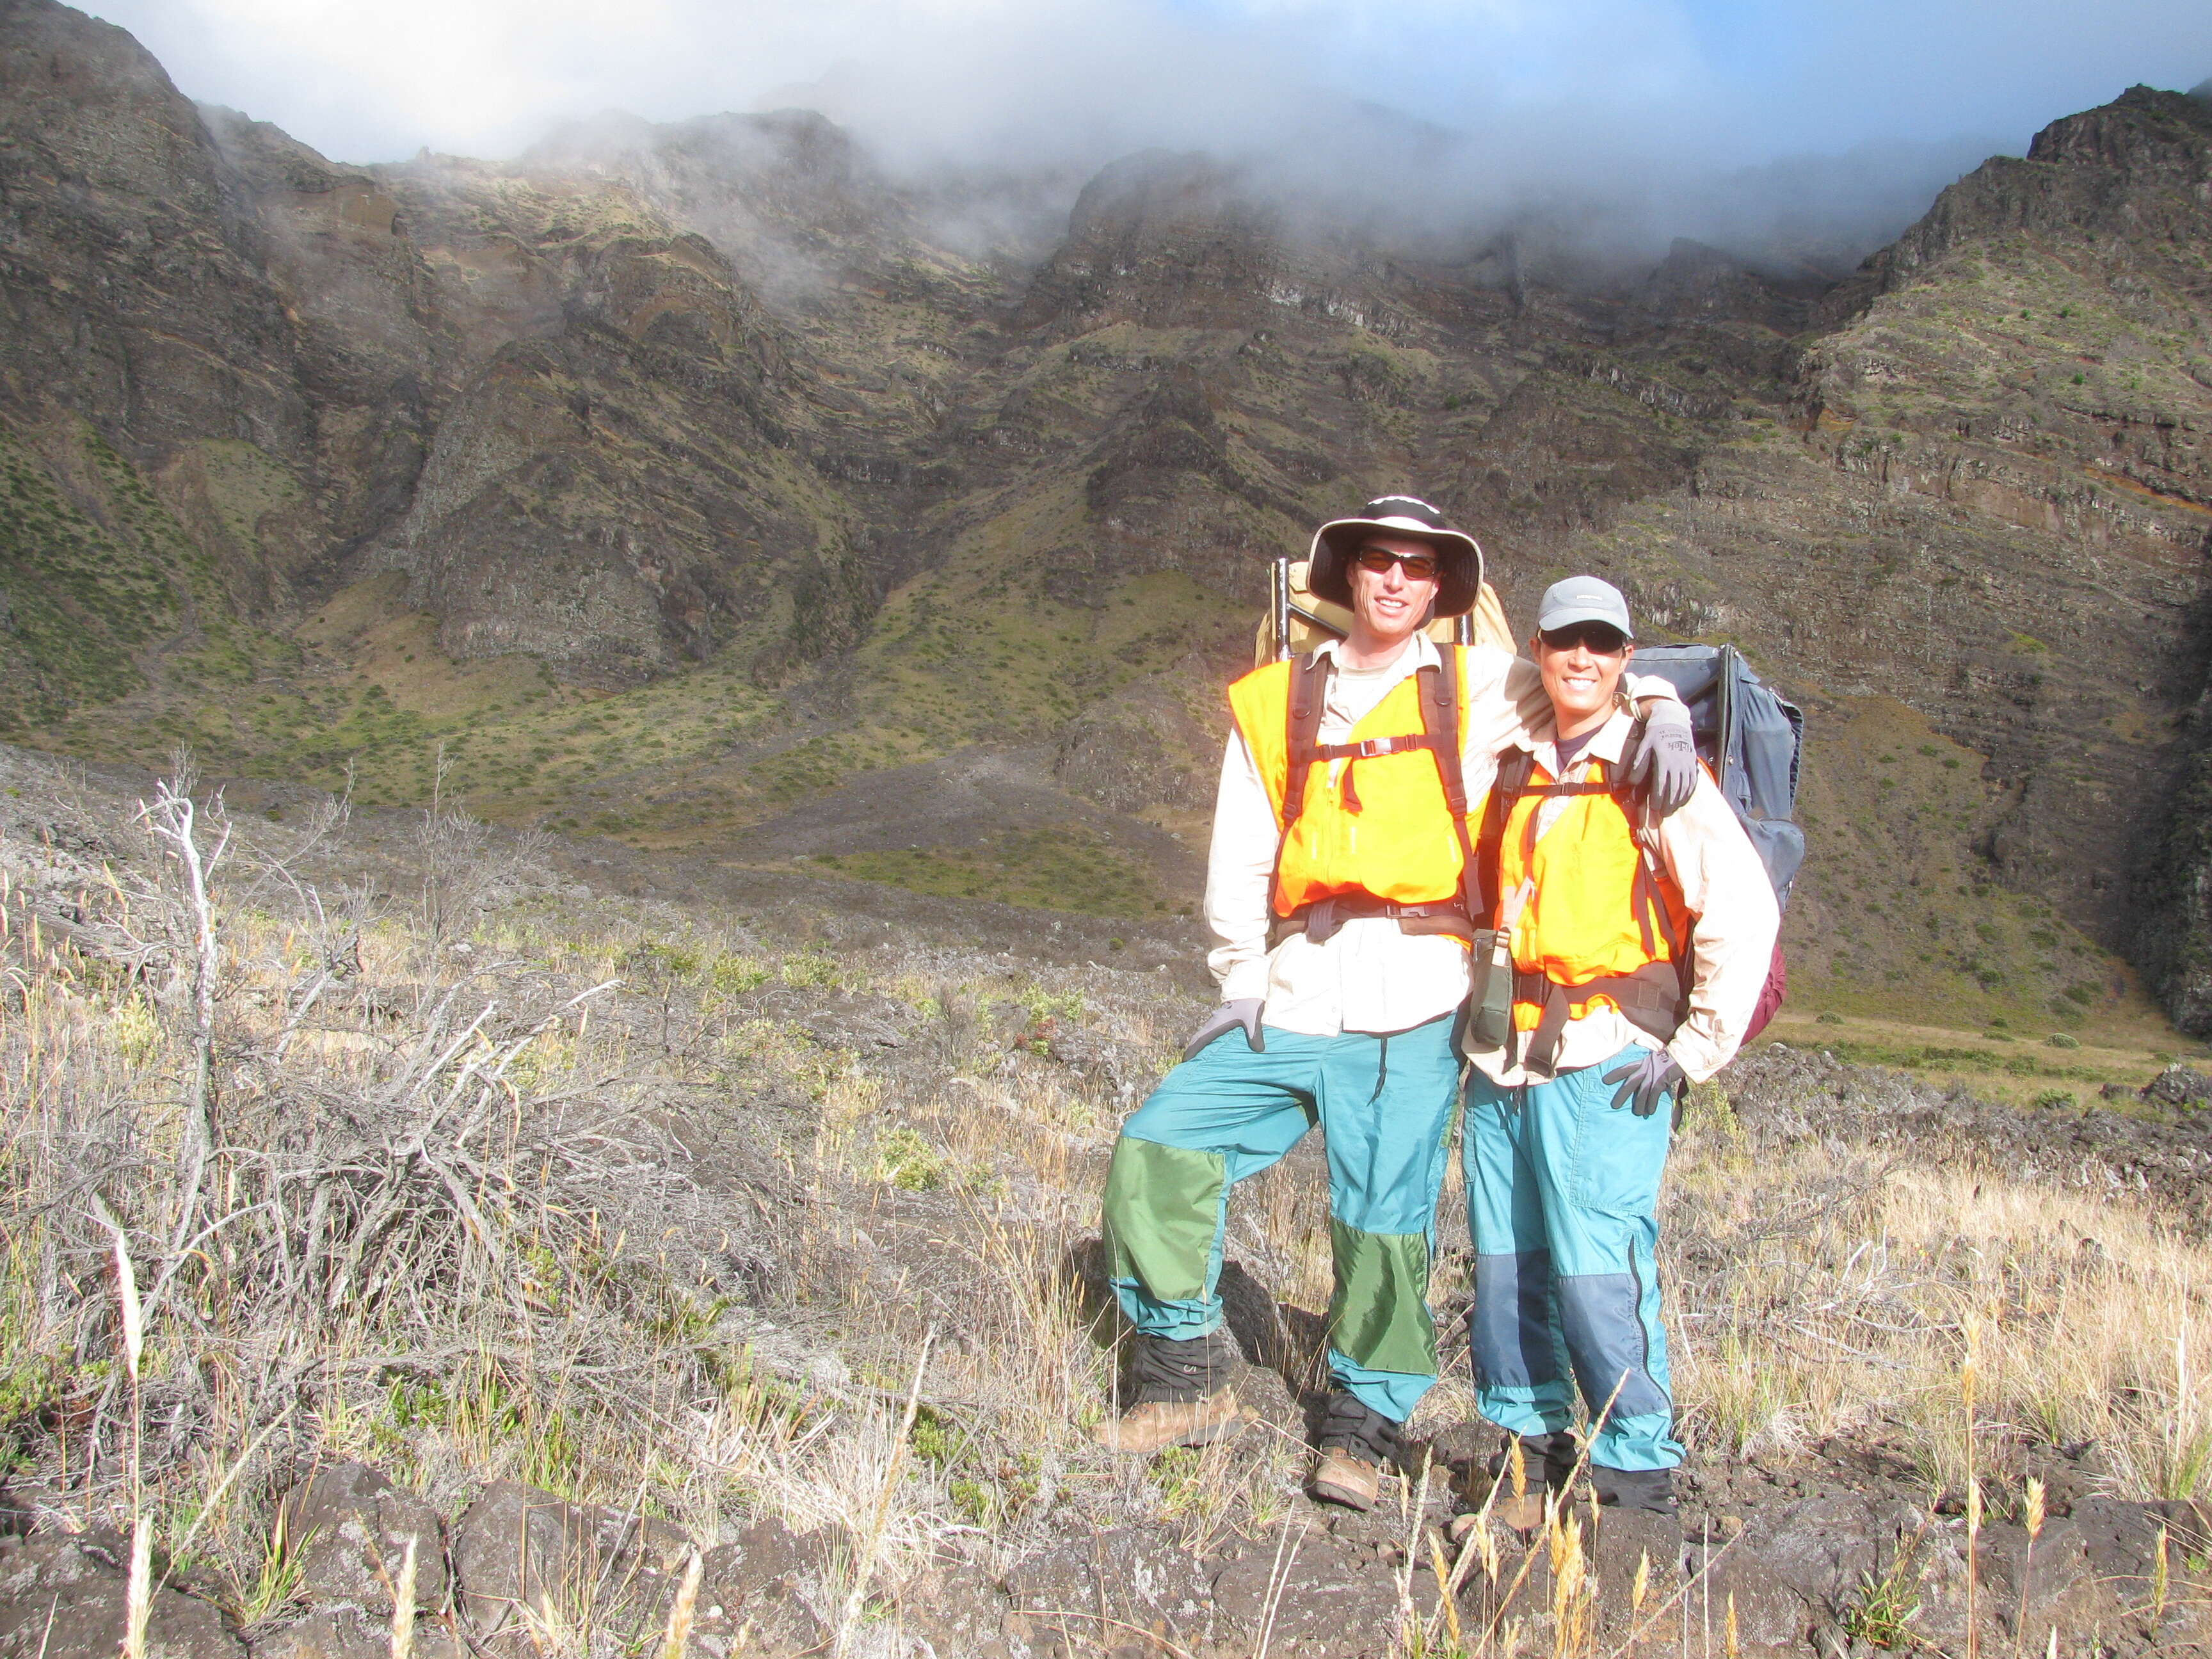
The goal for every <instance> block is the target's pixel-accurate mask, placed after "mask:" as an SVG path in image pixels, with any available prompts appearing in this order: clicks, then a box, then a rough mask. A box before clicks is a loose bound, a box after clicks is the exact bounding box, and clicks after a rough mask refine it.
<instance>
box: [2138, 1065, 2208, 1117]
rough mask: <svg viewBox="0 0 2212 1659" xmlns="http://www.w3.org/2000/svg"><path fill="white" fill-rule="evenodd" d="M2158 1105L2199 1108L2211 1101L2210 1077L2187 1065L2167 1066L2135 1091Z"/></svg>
mask: <svg viewBox="0 0 2212 1659" xmlns="http://www.w3.org/2000/svg"><path fill="white" fill-rule="evenodd" d="M2136 1093H2137V1094H2138V1095H2140V1096H2142V1098H2143V1099H2145V1100H2154V1101H2157V1102H2158V1103H2160V1105H2165V1106H2180V1107H2186V1108H2188V1109H2192V1110H2201V1109H2203V1107H2204V1106H2205V1105H2206V1104H2207V1103H2212V1077H2207V1076H2205V1075H2204V1073H2202V1072H2200V1071H2197V1070H2196V1069H2195V1068H2193V1067H2191V1066H2180V1065H2175V1066H2167V1067H2166V1069H2165V1070H2164V1071H2162V1072H2160V1073H2159V1074H2158V1075H2157V1076H2156V1077H2154V1078H2153V1079H2151V1080H2150V1081H2149V1082H2148V1083H2146V1084H2144V1085H2143V1086H2142V1088H2140V1089H2138V1090H2137V1091H2136Z"/></svg>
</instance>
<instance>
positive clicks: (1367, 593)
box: [1346, 535, 1437, 645]
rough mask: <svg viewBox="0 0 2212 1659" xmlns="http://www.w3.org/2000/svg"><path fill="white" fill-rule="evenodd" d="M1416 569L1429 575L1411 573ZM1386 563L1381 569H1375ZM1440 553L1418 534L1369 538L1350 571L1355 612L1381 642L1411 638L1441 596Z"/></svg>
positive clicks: (1368, 630) (1391, 642) (1394, 642)
mask: <svg viewBox="0 0 2212 1659" xmlns="http://www.w3.org/2000/svg"><path fill="white" fill-rule="evenodd" d="M1407 561H1410V562H1412V563H1411V568H1412V570H1413V571H1419V572H1422V573H1424V574H1418V575H1417V574H1409V570H1408V565H1407ZM1378 564H1379V565H1381V566H1382V567H1383V568H1381V569H1379V570H1378V569H1375V568H1372V567H1373V566H1375V565H1378ZM1436 571H1437V565H1436V550H1435V549H1434V548H1433V547H1431V546H1430V545H1429V544H1428V543H1427V542H1425V541H1423V540H1422V539H1421V538H1419V537H1418V536H1383V535H1377V536H1370V537H1369V538H1367V539H1366V540H1365V541H1364V542H1363V543H1361V544H1360V548H1359V552H1358V555H1357V556H1355V557H1354V558H1353V559H1352V562H1351V568H1350V570H1349V571H1348V572H1347V573H1346V574H1347V575H1348V576H1349V578H1350V580H1351V584H1352V614H1353V615H1354V616H1356V617H1358V619H1359V620H1360V622H1361V623H1363V624H1364V626H1365V629H1366V631H1367V632H1368V633H1369V634H1370V635H1373V637H1374V639H1375V641H1376V643H1377V644H1383V645H1395V644H1397V643H1399V642H1401V641H1404V640H1407V639H1410V638H1411V637H1413V635H1414V634H1415V633H1416V632H1418V631H1419V629H1420V626H1421V624H1422V623H1423V622H1424V621H1425V620H1426V618H1427V617H1428V614H1429V607H1430V605H1432V604H1434V603H1435V601H1436V597H1437V574H1436Z"/></svg>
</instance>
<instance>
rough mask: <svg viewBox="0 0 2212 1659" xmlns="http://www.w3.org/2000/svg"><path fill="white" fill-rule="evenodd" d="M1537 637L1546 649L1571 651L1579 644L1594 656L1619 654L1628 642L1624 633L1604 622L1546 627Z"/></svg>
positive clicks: (1614, 655)
mask: <svg viewBox="0 0 2212 1659" xmlns="http://www.w3.org/2000/svg"><path fill="white" fill-rule="evenodd" d="M1538 637H1539V638H1541V640H1542V641H1544V645H1545V648H1546V649H1547V650H1551V651H1571V650H1573V649H1574V648H1575V647H1577V646H1578V645H1579V646H1581V647H1583V649H1584V650H1585V651H1588V652H1589V653H1590V654H1591V655H1592V656H1594V657H1616V656H1619V655H1620V651H1621V647H1624V646H1626V644H1627V643H1628V636H1627V635H1626V634H1623V633H1622V632H1621V631H1620V629H1618V628H1613V627H1611V626H1609V625H1608V624H1607V623H1568V624H1567V626H1566V627H1565V628H1547V629H1545V630H1544V631H1543V633H1542V634H1541V635H1539V636H1538Z"/></svg>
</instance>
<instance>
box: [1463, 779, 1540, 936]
mask: <svg viewBox="0 0 2212 1659" xmlns="http://www.w3.org/2000/svg"><path fill="white" fill-rule="evenodd" d="M1535 769H1536V757H1534V755H1532V754H1530V753H1529V752H1528V750H1525V749H1507V750H1502V751H1501V752H1500V753H1499V755H1498V775H1497V777H1496V778H1495V779H1493V780H1492V782H1491V786H1490V799H1488V800H1487V801H1486V802H1484V803H1483V808H1482V839H1481V840H1480V842H1477V843H1476V844H1475V849H1474V878H1475V886H1474V903H1475V908H1474V911H1473V912H1472V914H1473V915H1474V925H1475V926H1476V927H1496V926H1497V925H1498V898H1499V894H1498V866H1499V864H1500V861H1501V860H1502V858H1503V856H1504V851H1505V820H1506V817H1507V816H1508V815H1509V814H1510V812H1511V811H1512V810H1513V803H1514V802H1515V801H1516V800H1518V799H1520V798H1521V797H1522V795H1525V794H1527V793H1528V775H1529V774H1530V773H1532V772H1534V770H1535Z"/></svg>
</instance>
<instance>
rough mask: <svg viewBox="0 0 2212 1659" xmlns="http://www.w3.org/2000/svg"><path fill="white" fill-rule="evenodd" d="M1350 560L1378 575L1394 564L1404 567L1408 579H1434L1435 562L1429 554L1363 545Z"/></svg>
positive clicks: (1423, 580) (1418, 580)
mask: <svg viewBox="0 0 2212 1659" xmlns="http://www.w3.org/2000/svg"><path fill="white" fill-rule="evenodd" d="M1352 562H1353V563H1354V564H1356V565H1358V567H1359V568H1361V569H1362V570H1371V571H1373V572H1374V573H1375V574H1376V575H1378V576H1379V575H1381V574H1383V572H1384V571H1386V570H1388V569H1389V568H1390V567H1391V566H1392V565H1394V564H1395V565H1402V566H1403V567H1404V568H1405V571H1406V578H1407V580H1408V581H1417V582H1425V581H1433V580H1436V574H1437V562H1436V558H1435V556H1433V555H1431V554H1427V553H1393V552H1390V551H1389V550H1387V549H1384V548H1380V547H1363V548H1361V549H1360V550H1359V551H1358V552H1357V553H1355V554H1353V555H1352Z"/></svg>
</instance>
